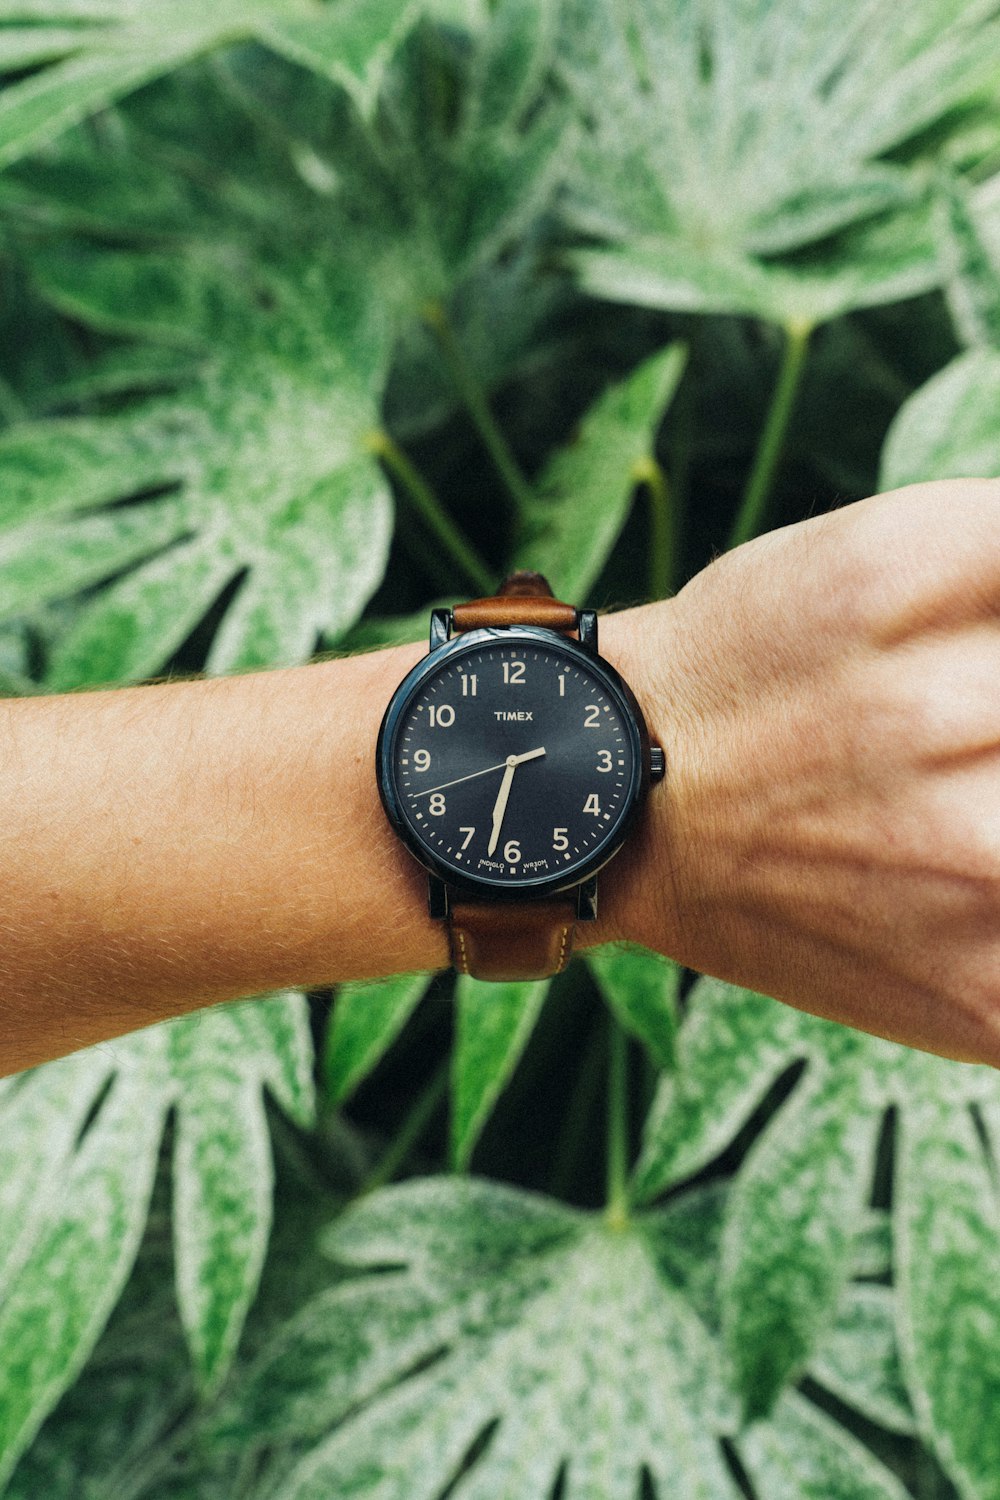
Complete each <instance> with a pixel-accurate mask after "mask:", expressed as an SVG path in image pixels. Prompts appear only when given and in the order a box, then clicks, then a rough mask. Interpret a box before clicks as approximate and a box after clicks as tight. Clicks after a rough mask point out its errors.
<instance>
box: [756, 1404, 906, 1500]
mask: <svg viewBox="0 0 1000 1500" xmlns="http://www.w3.org/2000/svg"><path fill="white" fill-rule="evenodd" d="M739 1448H740V1457H741V1458H742V1460H743V1462H744V1464H745V1466H746V1469H747V1473H748V1474H749V1475H750V1478H751V1480H752V1482H753V1484H754V1487H755V1489H756V1491H757V1493H758V1494H760V1495H766V1496H767V1500H907V1495H908V1491H907V1490H905V1489H904V1488H903V1486H902V1485H901V1484H900V1482H899V1480H898V1479H897V1478H896V1476H895V1475H894V1474H892V1473H890V1471H889V1470H888V1469H887V1468H885V1467H884V1465H882V1464H880V1463H879V1462H878V1460H877V1459H876V1458H875V1457H874V1456H873V1455H872V1454H871V1453H869V1451H868V1449H867V1448H863V1447H862V1446H861V1444H860V1443H859V1442H858V1441H857V1439H856V1438H853V1437H851V1435H850V1433H849V1432H847V1431H846V1430H845V1428H843V1427H841V1426H839V1424H837V1423H835V1422H832V1421H831V1420H830V1419H829V1417H825V1416H823V1414H822V1413H821V1412H818V1411H817V1410H816V1408H815V1407H813V1406H810V1405H809V1404H808V1403H807V1402H805V1401H803V1400H801V1399H800V1398H799V1397H798V1396H794V1395H787V1396H784V1397H782V1400H781V1402H780V1403H779V1405H778V1407H777V1409H776V1411H775V1413H774V1420H773V1422H770V1423H766V1424H765V1423H763V1422H758V1423H755V1424H754V1426H752V1427H751V1428H749V1430H748V1431H747V1432H746V1433H744V1434H743V1436H742V1437H741V1439H740V1444H739Z"/></svg>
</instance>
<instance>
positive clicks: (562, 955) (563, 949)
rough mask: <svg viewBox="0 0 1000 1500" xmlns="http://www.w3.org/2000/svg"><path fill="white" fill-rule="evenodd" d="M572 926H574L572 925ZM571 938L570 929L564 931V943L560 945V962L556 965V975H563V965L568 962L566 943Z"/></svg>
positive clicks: (566, 928)
mask: <svg viewBox="0 0 1000 1500" xmlns="http://www.w3.org/2000/svg"><path fill="white" fill-rule="evenodd" d="M571 925H572V924H571ZM568 938H569V927H564V928H563V930H562V942H561V943H560V944H559V962H558V963H557V964H556V973H557V974H561V973H562V969H563V964H564V963H565V962H566V942H567V939H568Z"/></svg>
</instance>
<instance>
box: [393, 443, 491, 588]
mask: <svg viewBox="0 0 1000 1500" xmlns="http://www.w3.org/2000/svg"><path fill="white" fill-rule="evenodd" d="M365 444H366V447H367V448H368V450H369V451H370V452H371V453H374V454H375V456H376V457H377V458H380V459H381V460H382V462H383V464H384V465H385V467H386V468H387V469H388V470H389V473H390V474H392V475H393V477H394V478H395V479H398V480H399V483H400V484H401V485H402V487H403V489H404V490H405V492H406V495H407V498H408V499H409V501H410V504H411V505H412V507H413V509H414V510H415V511H416V513H417V515H418V516H419V517H420V519H421V521H423V523H424V525H425V526H426V527H427V529H428V531H430V532H432V533H433V534H434V537H435V539H436V540H437V541H438V542H439V543H440V545H441V547H442V549H443V550H444V551H445V552H446V553H447V554H448V556H449V557H450V558H451V561H452V562H453V563H454V564H455V566H456V567H458V568H460V569H461V570H462V572H463V573H464V575H465V577H466V579H467V580H468V582H469V583H470V584H471V585H472V587H473V588H476V589H478V590H479V592H480V593H481V594H489V593H492V591H493V573H492V570H491V569H490V568H488V567H487V565H486V563H485V562H484V561H483V559H482V558H481V557H480V556H479V554H478V552H476V550H475V549H474V548H473V547H472V546H471V545H470V543H469V542H467V541H466V540H465V537H464V536H463V535H462V533H461V532H460V531H459V530H458V528H457V526H456V525H455V523H454V522H453V521H452V519H451V517H450V516H449V515H448V513H447V511H446V510H445V509H444V506H443V505H442V504H441V502H440V500H439V499H438V497H437V496H436V495H435V493H434V491H433V490H432V489H431V487H430V485H429V484H428V483H427V481H426V479H424V477H423V475H422V474H420V473H419V472H418V471H417V469H416V467H415V466H414V464H413V463H412V461H411V460H410V459H409V458H408V457H407V455H406V454H405V453H404V452H403V450H402V448H401V447H400V446H399V444H398V443H397V442H396V441H395V439H394V438H391V437H390V436H389V434H388V433H387V432H385V431H383V430H382V429H378V430H376V431H374V432H370V433H369V434H368V436H367V438H366V439H365Z"/></svg>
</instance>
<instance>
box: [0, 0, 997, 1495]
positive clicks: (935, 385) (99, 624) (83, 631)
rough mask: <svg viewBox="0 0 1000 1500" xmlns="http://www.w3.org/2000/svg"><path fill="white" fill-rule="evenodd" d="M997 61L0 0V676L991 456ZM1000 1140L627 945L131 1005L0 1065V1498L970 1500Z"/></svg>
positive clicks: (866, 1049) (705, 549) (342, 626)
mask: <svg viewBox="0 0 1000 1500" xmlns="http://www.w3.org/2000/svg"><path fill="white" fill-rule="evenodd" d="M998 35H1000V30H998V23H997V20H996V18H995V16H994V14H993V10H992V8H991V7H990V6H989V5H986V4H980V3H966V4H964V5H963V6H961V7H960V8H958V9H957V10H956V7H955V6H954V4H953V3H952V0H914V4H913V5H911V6H910V7H909V8H908V10H907V11H906V13H905V16H904V15H901V13H900V11H899V8H898V6H891V5H889V3H888V0H858V3H857V4H856V5H855V6H853V7H851V8H849V9H848V12H847V13H846V14H845V13H844V11H843V10H842V9H838V8H836V7H830V6H829V5H826V4H823V3H820V0H804V3H799V4H796V3H793V0H761V3H754V4H742V3H740V4H738V3H737V0H723V3H721V4H712V5H709V4H707V3H704V0H670V3H660V0H634V3H632V4H630V5H628V6H620V5H617V4H614V3H612V0H596V3H595V0H564V3H561V4H560V3H557V0H495V3H493V4H486V3H482V4H480V5H476V4H473V3H472V0H469V3H467V4H460V3H458V0H449V3H445V0H423V3H421V0H405V3H401V0H380V3H379V4H376V5H373V4H368V3H362V0H330V3H328V4H324V3H320V0H254V3H253V4H246V3H244V4H241V5H240V6H232V5H228V4H227V5H225V6H222V7H220V6H214V7H210V6H204V5H198V6H195V5H193V4H191V3H190V0H173V3H172V4H171V5H166V6H158V7H150V6H143V5H142V4H141V3H140V0H0V81H2V87H0V165H2V166H3V167H4V171H3V174H2V175H0V673H2V677H3V684H4V688H5V691H7V692H9V693H18V692H38V691H46V690H52V689H56V688H62V687H68V686H76V685H81V684H87V683H108V682H125V681H129V680H136V679H142V678H145V677H148V676H150V675H153V674H156V673H160V672H163V671H199V670H209V671H222V670H229V669H234V668H239V667H247V666H271V665H279V664H285V663H292V662H298V661H302V660H305V659H308V657H309V656H310V655H312V654H313V653H315V652H316V651H318V650H323V649H329V648H332V647H336V648H337V649H344V648H358V647H362V646H368V645H375V644H378V643H380V642H383V641H388V640H392V639H400V638H406V637H415V636H417V635H419V634H420V633H421V632H422V631H423V630H424V628H425V621H426V615H427V609H428V606H429V605H430V604H431V603H432V602H436V601H438V600H439V599H440V598H441V597H442V596H445V597H457V596H458V595H459V594H460V593H462V592H466V591H469V590H480V589H485V588H487V587H489V586H490V585H491V583H492V582H493V581H494V580H495V579H496V577H497V576H498V575H500V574H501V573H502V572H503V571H504V570H506V569H507V568H509V567H512V566H533V567H538V568H541V569H543V570H544V571H546V572H548V573H549V574H550V575H551V576H552V577H553V580H554V581H555V582H556V584H557V586H558V589H559V591H560V592H562V593H563V594H564V595H566V596H567V597H573V598H578V599H580V600H581V602H582V601H584V600H586V601H588V602H590V603H592V604H595V605H602V604H606V603H611V602H620V601H621V600H623V599H628V600H637V599H640V598H644V597H659V596H661V595H663V594H665V593H667V592H668V591H669V590H670V589H671V588H673V587H675V586H677V585H678V584H679V583H680V582H682V581H683V580H684V578H685V577H686V576H688V575H689V574H690V573H691V572H693V571H694V570H696V569H697V568H698V567H700V566H701V565H702V564H703V563H704V561H705V560H706V559H707V558H708V557H709V556H710V555H711V553H712V551H713V550H715V549H717V548H719V547H723V546H725V545H727V544H728V543H730V542H738V541H740V540H742V539H744V538H746V537H748V536H750V535H752V534H753V533H755V532H756V531H759V530H760V529H762V528H763V527H765V526H767V525H770V524H773V523H776V522H778V521H780V520H785V519H794V518H795V517H797V516H799V515H801V514H803V513H804V511H805V510H807V509H808V510H811V509H814V508H816V507H817V506H819V505H824V504H831V503H835V502H836V501H838V500H842V499H845V498H856V497H859V496H861V495H863V494H865V493H867V492H870V491H871V490H873V489H875V488H876V487H877V486H878V485H879V484H881V485H883V486H888V485H894V484H903V483H906V482H908V481H909V480H914V479H919V478H930V477H936V476H939V475H958V474H995V475H1000V424H998V422H997V419H996V411H997V404H998V397H1000V352H998V351H1000V192H998V188H997V184H998V183H1000V176H998V175H996V174H997V170H998V169H1000V99H998V97H997V93H996V83H995V76H994V75H995V65H994V58H995V55H996V45H997V40H998ZM762 392H763V395H762V394H761V393H762ZM452 1018H454V1020H453V1024H452ZM310 1023H311V1024H310ZM317 1040H318V1046H317V1045H316V1042H317ZM314 1091H315V1095H316V1097H315V1099H314ZM265 1097H266V1098H268V1099H269V1100H270V1106H271V1107H265V1102H264V1100H265ZM998 1157H1000V1088H998V1085H997V1082H996V1077H995V1075H994V1074H993V1073H991V1072H989V1071H988V1070H986V1069H980V1068H974V1067H968V1066H963V1065H959V1064H953V1063H946V1062H942V1061H940V1060H937V1059H932V1058H929V1057H924V1056H922V1055H918V1054H913V1053H909V1052H906V1051H904V1050H903V1049H900V1048H895V1047H892V1046H891V1045H889V1044H887V1043H882V1042H877V1041H873V1040H872V1039H870V1038H867V1037H862V1036H858V1035H856V1034H853V1033H849V1032H846V1031H844V1030H841V1029H838V1028H836V1027H834V1026H832V1025H831V1024H829V1023H825V1022H821V1021H817V1020H814V1019H812V1018H810V1017H806V1016H802V1015H799V1014H797V1013H795V1012H793V1011H790V1010H787V1009H785V1008H782V1007H781V1006H779V1005H777V1004H776V1003H775V1002H773V1001H770V1000H768V999H766V998H764V997H761V996H757V995H752V994H749V993H747V992H744V991H741V990H737V989H734V988H732V987H730V986H726V985H723V984H721V983H719V982H716V981H710V980H703V979H702V980H697V979H693V978H692V977H691V976H687V975H684V974H682V973H681V972H680V971H679V970H678V969H677V968H676V967H675V966H674V965H673V964H671V963H670V962H668V961H667V960H664V959H660V958H658V957H656V956H654V955H652V954H648V953H645V952H643V951H641V950H637V949H631V948H619V949H614V950H608V951H604V952H598V953H594V954H591V955H588V957H587V958H586V960H583V959H579V960H577V961H576V963H575V964H574V965H573V967H572V968H571V970H570V972H569V973H568V974H567V975H565V976H562V977H560V979H558V980H557V981H554V982H553V983H551V984H547V983H546V984H534V985H513V984H512V985H502V986H491V987H484V986H481V985H479V984H477V983H476V982H475V981H471V980H459V981H457V982H454V983H452V982H451V981H449V980H446V979H444V978H442V977H436V978H432V977H430V976H422V975H421V976H410V975H408V976H403V977H401V978H397V979H393V980H388V981H385V982H382V983H379V984H373V985H352V986H345V987H343V988H342V989H341V990H340V991H339V993H338V994H337V995H336V996H335V997H334V999H333V1005H332V1011H331V1007H330V997H329V996H326V995H322V994H315V995H310V996H303V995H280V996H272V997H269V998H264V999H261V1000H256V1001H252V1002H248V1003H246V1004H243V1005H240V1006H238V1007H227V1008H223V1009H220V1010H216V1011H209V1012H206V1013H204V1014H202V1015H200V1016H193V1017H189V1018H186V1019H184V1020H183V1021H180V1022H177V1023H174V1024H173V1025H171V1026H170V1027H168V1028H160V1029H152V1030H150V1031H147V1032H141V1033H138V1034H136V1035H135V1036H133V1037H131V1038H127V1039H126V1040H124V1041H121V1042H119V1043H116V1044H114V1046H113V1047H108V1048H102V1049H95V1050H93V1051H89V1052H82V1053H79V1054H77V1055H75V1056H72V1057H70V1058H67V1059H64V1060H63V1061H60V1062H56V1063H52V1064H50V1065H47V1066H46V1067H43V1068H39V1069H36V1070H34V1071H33V1072H32V1073H29V1074H25V1075H22V1076H19V1077H17V1078H14V1079H10V1080H7V1081H6V1082H4V1083H3V1084H2V1085H0V1486H3V1487H5V1493H6V1494H8V1495H9V1496H12V1497H17V1500H29V1497H30V1500H34V1497H37V1496H39V1495H45V1496H46V1497H47V1500H49V1497H51V1500H59V1497H61V1496H65V1497H67V1500H70V1497H72V1500H181V1497H183V1500H195V1497H196V1500H213V1497H216V1496H218V1497H220V1500H222V1497H225V1500H233V1497H235V1496H245V1497H258V1496H259V1497H261V1500H267V1497H273V1500H277V1497H281V1500H319V1497H326V1496H332V1495H336V1496H338V1497H340V1496H347V1495H352V1496H357V1497H358V1500H388V1497H399V1500H404V1497H405V1500H421V1497H426V1500H434V1497H439V1496H444V1495H445V1494H448V1495H452V1494H453V1495H455V1496H456V1497H458V1500H474V1497H480V1496H489V1497H491V1500H493V1497H497V1496H501V1497H504V1500H507V1497H509V1500H535V1497H539V1500H541V1497H547V1496H549V1495H552V1494H555V1495H558V1496H560V1497H562V1500H572V1497H576V1496H583V1495H587V1496H594V1497H600V1500H617V1497H619V1496H620V1497H622V1500H633V1497H636V1496H642V1497H643V1500H648V1497H650V1496H655V1495H659V1496H666V1495H671V1496H673V1495H684V1496H692V1497H694V1496H698V1497H704V1500H727V1497H738V1496H744V1497H746V1496H751V1497H754V1496H756V1497H758V1500H784V1497H788V1500H806V1497H813V1496H815V1497H817V1500H861V1497H865V1500H871V1497H885V1500H890V1497H901V1496H903V1495H906V1494H909V1495H911V1496H914V1497H916V1500H945V1497H953V1496H955V1495H958V1496H960V1497H962V1500H1000V1449H998V1439H997V1436H996V1433H997V1426H996V1423H995V1421H994V1420H993V1419H992V1418H993V1412H994V1408H995V1407H996V1406H997V1404H998V1403H1000V1355H998V1353H997V1351H998V1349H1000V1292H998V1287H1000V1276H998V1271H1000V1241H998V1231H1000V1223H998V1214H997V1205H996V1185H995V1182H996V1165H997V1161H998ZM471 1166H474V1167H475V1169H476V1175H475V1176H472V1175H469V1169H470V1167H471ZM449 1169H450V1172H449ZM397 1178H405V1179H406V1180H404V1181H401V1182H396V1181H395V1179H397ZM272 1205H273V1211H272Z"/></svg>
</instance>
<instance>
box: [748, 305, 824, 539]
mask: <svg viewBox="0 0 1000 1500" xmlns="http://www.w3.org/2000/svg"><path fill="white" fill-rule="evenodd" d="M811 334H812V324H811V323H807V322H805V321H799V320H795V321H792V322H789V323H786V324H785V346H784V349H783V350H782V355H781V365H780V367H779V369H778V378H777V380H776V382H775V386H774V392H773V394H772V396H771V404H770V406H769V407H768V412H767V418H766V420H765V422H764V430H763V432H762V433H761V435H760V441H759V443H758V444H757V452H756V454H755V455H754V461H753V468H752V469H751V470H750V478H749V479H748V480H747V487H746V490H745V492H744V495H743V502H742V504H741V506H740V509H739V514H738V515H737V517H736V523H735V525H734V526H733V530H732V535H731V536H730V538H729V545H730V547H738V546H739V545H740V543H741V542H748V541H749V540H750V538H751V537H753V536H756V535H757V534H758V532H759V531H760V529H761V525H762V523H763V520H764V516H765V514H766V511H767V503H768V501H769V500H770V498H771V489H772V486H773V483H774V476H775V474H776V472H777V469H778V462H779V460H780V458H781V453H782V449H783V447H784V443H785V435H786V433H787V431H788V422H789V419H790V417H791V415H792V408H793V406H794V405H795V397H796V395H797V394H798V389H799V382H800V380H801V378H802V368H803V365H804V363H805V357H806V351H807V350H808V348H809V338H810V335H811Z"/></svg>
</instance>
